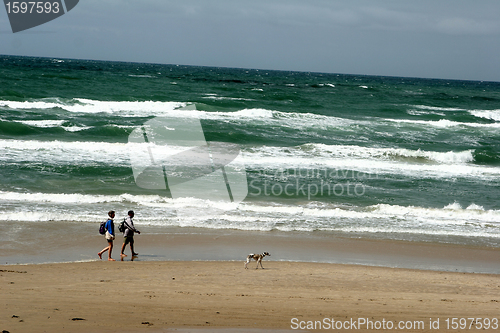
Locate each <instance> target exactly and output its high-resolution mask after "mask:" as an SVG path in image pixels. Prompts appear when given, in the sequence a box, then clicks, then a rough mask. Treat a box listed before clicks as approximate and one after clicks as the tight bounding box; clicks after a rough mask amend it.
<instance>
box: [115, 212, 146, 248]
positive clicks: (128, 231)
mask: <svg viewBox="0 0 500 333" xmlns="http://www.w3.org/2000/svg"><path fill="white" fill-rule="evenodd" d="M133 217H134V211H133V210H129V212H128V217H127V218H126V219H125V221H124V222H125V223H124V225H125V232H124V234H123V236H124V239H123V245H122V252H121V254H120V255H121V256H122V257H126V256H127V255H126V254H125V253H124V251H125V246H127V244H130V252H132V256H136V255H138V254H139V253H135V252H134V234H135V233H136V232H137V233H138V234H140V233H141V232H140V231H139V230H137V229H136V228H135V227H134V221H133V220H132V218H133Z"/></svg>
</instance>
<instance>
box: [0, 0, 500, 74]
mask: <svg viewBox="0 0 500 333" xmlns="http://www.w3.org/2000/svg"><path fill="white" fill-rule="evenodd" d="M0 54H8V55H23V56H43V57H55V58H76V59H95V60H112V61H130V62H146V63H162V64H179V65H200V66H217V67H237V68H255V69H275V70H293V71H307V72H309V71H311V72H325V73H343V74H365V75H386V76H404V77H423V78H441V79H462V80H481V81H500V63H499V61H500V1H498V0H478V1H471V0H466V1H464V0H413V1H409V0H300V1H299V0H252V1H248V0H246V1H243V0H175V1H172V0H81V1H80V2H79V3H78V5H77V6H76V7H75V8H74V9H73V10H71V11H70V12H68V13H67V14H65V15H63V16H61V17H59V18H57V19H55V20H53V21H51V22H48V23H46V24H43V25H41V26H39V27H35V28H32V29H29V30H26V31H23V32H18V33H15V34H14V33H12V30H11V28H10V24H9V21H8V18H7V13H6V9H2V8H0Z"/></svg>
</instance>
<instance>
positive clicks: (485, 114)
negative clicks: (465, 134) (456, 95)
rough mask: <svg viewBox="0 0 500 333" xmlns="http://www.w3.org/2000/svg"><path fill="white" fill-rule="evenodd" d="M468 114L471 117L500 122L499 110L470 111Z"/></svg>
mask: <svg viewBox="0 0 500 333" xmlns="http://www.w3.org/2000/svg"><path fill="white" fill-rule="evenodd" d="M469 112H470V114H471V115H473V116H475V117H478V118H484V119H491V120H494V121H500V109H499V110H472V111H469Z"/></svg>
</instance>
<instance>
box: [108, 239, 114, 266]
mask: <svg viewBox="0 0 500 333" xmlns="http://www.w3.org/2000/svg"><path fill="white" fill-rule="evenodd" d="M108 247H109V253H108V260H109V261H116V260H115V259H113V258H111V251H113V241H111V242H109V246H108Z"/></svg>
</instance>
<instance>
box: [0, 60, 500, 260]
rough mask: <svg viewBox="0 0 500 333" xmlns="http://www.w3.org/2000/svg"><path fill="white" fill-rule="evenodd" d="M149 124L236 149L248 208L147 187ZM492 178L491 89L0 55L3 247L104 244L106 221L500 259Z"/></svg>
mask: <svg viewBox="0 0 500 333" xmlns="http://www.w3.org/2000/svg"><path fill="white" fill-rule="evenodd" d="M156 118H161V119H166V120H167V121H168V120H169V119H171V120H172V121H175V122H179V121H180V122H182V121H184V120H185V121H189V120H193V119H196V120H199V122H200V124H201V127H202V129H203V133H204V138H205V139H206V141H207V142H209V143H226V144H233V145H237V146H238V147H239V149H240V154H241V161H242V162H243V164H244V172H245V173H246V180H247V193H246V197H245V198H244V200H243V201H242V202H240V203H239V204H238V205H237V206H236V207H231V209H229V208H228V209H227V210H224V212H223V213H220V212H219V213H217V214H215V213H212V211H213V210H212V209H211V208H213V207H221V206H222V207H224V204H225V203H224V202H221V201H220V200H218V199H217V198H215V199H210V198H206V199H200V198H195V197H190V196H185V197H173V196H172V193H170V192H169V191H168V190H167V189H147V188H143V187H140V186H138V185H137V183H136V181H135V178H134V173H133V168H132V163H131V151H132V150H131V148H130V143H129V136H130V135H131V134H132V133H133V131H134V130H136V129H138V128H141V127H142V126H144V124H145V123H147V122H148V121H151V120H153V119H156ZM132 159H133V156H132ZM499 176H500V83H497V82H476V81H452V80H435V79H432V80H431V79H420V78H398V77H382V76H362V75H345V74H326V73H306V72H287V71H272V70H257V69H232V68H213V67H196V66H181V65H162V64H142V63H124V62H106V61H92V60H73V59H55V58H33V57H17V56H0V212H1V214H0V226H1V228H2V230H3V232H2V233H0V240H1V241H0V247H1V248H2V249H4V250H5V249H8V248H14V247H16V246H19V244H22V242H23V239H25V237H26V233H27V232H29V230H28V229H29V227H27V226H39V225H43V226H45V227H47V228H50V226H51V225H53V224H58V225H60V224H61V222H69V223H68V224H67V228H68V230H67V231H68V232H70V230H71V225H72V224H71V223H83V224H89V225H95V232H96V236H97V229H98V224H99V222H101V221H102V220H103V219H105V217H106V213H107V212H108V211H109V210H111V209H113V210H115V211H117V215H118V217H122V216H124V215H125V214H126V212H127V211H128V210H130V209H132V210H134V211H135V213H136V224H137V225H138V226H140V227H148V226H149V227H151V228H154V230H162V228H180V229H181V230H182V228H189V229H190V230H197V229H198V230H212V231H213V230H238V231H242V232H244V231H249V232H250V231H251V232H256V231H257V232H263V233H269V232H275V231H279V232H281V233H294V234H296V233H301V234H324V235H334V236H338V237H345V238H356V239H359V238H362V239H376V240H395V241H402V242H428V243H439V244H455V245H463V246H474V247H476V246H477V247H489V248H499V247H500V223H499V222H500V202H499V200H498V199H499V194H500V177H499ZM178 207H182V208H183V212H184V213H183V214H177V209H178ZM23 228H24V229H23ZM63 232H66V231H63ZM103 246H104V244H103Z"/></svg>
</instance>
